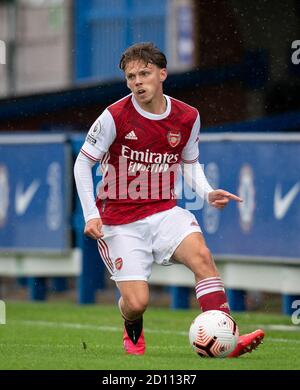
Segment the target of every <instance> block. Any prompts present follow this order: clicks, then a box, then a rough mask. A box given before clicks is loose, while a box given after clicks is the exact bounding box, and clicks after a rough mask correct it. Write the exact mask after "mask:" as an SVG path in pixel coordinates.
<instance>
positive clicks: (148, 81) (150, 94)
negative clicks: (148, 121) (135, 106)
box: [125, 61, 167, 107]
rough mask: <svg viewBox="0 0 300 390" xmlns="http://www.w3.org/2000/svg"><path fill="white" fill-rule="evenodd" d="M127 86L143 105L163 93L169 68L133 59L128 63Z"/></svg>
mask: <svg viewBox="0 0 300 390" xmlns="http://www.w3.org/2000/svg"><path fill="white" fill-rule="evenodd" d="M125 76H126V80H127V87H128V88H129V89H130V90H131V92H132V93H133V95H134V96H135V98H136V100H137V101H138V103H139V104H140V105H141V106H142V107H143V106H145V105H148V104H149V103H151V102H153V100H155V98H159V97H160V96H161V94H162V93H163V92H162V91H163V89H162V83H163V82H164V81H165V79H166V77H167V70H166V69H165V68H164V69H160V68H159V67H158V66H156V65H154V64H150V63H149V64H147V65H146V64H145V63H144V62H142V61H131V62H129V63H128V64H127V65H126V68H125Z"/></svg>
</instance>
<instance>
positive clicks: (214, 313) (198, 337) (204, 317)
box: [189, 310, 239, 358]
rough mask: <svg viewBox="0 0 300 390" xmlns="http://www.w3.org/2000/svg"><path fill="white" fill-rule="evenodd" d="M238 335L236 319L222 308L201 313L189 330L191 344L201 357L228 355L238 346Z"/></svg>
mask: <svg viewBox="0 0 300 390" xmlns="http://www.w3.org/2000/svg"><path fill="white" fill-rule="evenodd" d="M238 337H239V330H238V327H237V324H236V323H235V321H234V319H233V318H232V317H231V316H230V315H229V314H226V313H224V312H223V311H220V310H209V311H205V312H204V313H201V314H199V315H198V317H196V318H195V319H194V321H193V322H192V324H191V327H190V331H189V339H190V344H191V346H192V348H193V349H194V351H195V352H196V353H197V354H198V355H199V356H201V357H218V358H223V357H226V356H227V355H229V354H230V353H231V352H232V351H233V350H234V348H235V347H236V345H237V342H238Z"/></svg>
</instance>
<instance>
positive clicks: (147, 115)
mask: <svg viewBox="0 0 300 390" xmlns="http://www.w3.org/2000/svg"><path fill="white" fill-rule="evenodd" d="M164 97H165V98H166V102H167V109H166V111H165V112H163V113H162V114H152V113H151V112H147V111H145V110H143V109H142V108H141V107H140V106H139V104H138V102H137V100H136V98H135V97H134V95H132V97H131V101H132V104H133V106H134V108H135V109H136V111H137V112H138V113H139V114H141V115H142V116H143V117H145V118H148V119H152V120H154V121H159V120H161V119H165V118H166V117H167V116H169V114H170V112H171V99H170V98H169V96H167V95H164Z"/></svg>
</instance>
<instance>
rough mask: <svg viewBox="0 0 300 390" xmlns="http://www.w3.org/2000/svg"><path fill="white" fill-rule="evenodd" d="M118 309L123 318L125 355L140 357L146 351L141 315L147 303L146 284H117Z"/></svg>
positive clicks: (125, 282)
mask: <svg viewBox="0 0 300 390" xmlns="http://www.w3.org/2000/svg"><path fill="white" fill-rule="evenodd" d="M117 286H118V288H119V290H120V293H121V298H120V299H119V309H120V312H121V314H122V317H123V318H124V334H123V344H124V349H125V351H126V352H127V353H130V354H134V355H142V354H144V352H145V349H146V343H145V337H144V332H143V313H144V312H145V310H146V308H147V306H148V302H149V287H148V283H147V282H145V281H142V280H135V281H123V282H118V283H117Z"/></svg>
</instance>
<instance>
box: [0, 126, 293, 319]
mask: <svg viewBox="0 0 300 390" xmlns="http://www.w3.org/2000/svg"><path fill="white" fill-rule="evenodd" d="M83 140H84V137H83V136H82V135H77V136H73V137H71V142H70V139H67V138H66V137H65V136H63V135H47V136H46V135H44V136H41V135H38V136H36V135H34V136H32V135H30V136H25V135H22V136H17V135H15V136H5V135H3V136H1V137H0V197H1V199H0V205H1V207H0V251H1V253H0V275H7V276H16V277H20V276H30V277H32V278H33V279H32V280H31V281H32V283H31V284H30V285H31V288H32V290H31V297H32V298H35V299H43V298H44V297H45V290H43V280H44V279H45V277H46V276H48V277H55V276H67V275H68V276H79V289H78V291H79V302H80V303H91V302H93V301H94V299H95V291H96V290H97V289H98V288H103V287H104V285H105V277H104V274H105V273H104V271H103V264H102V262H100V261H99V255H98V252H97V249H96V245H95V242H94V241H93V240H90V239H88V238H84V237H83V233H82V231H83V225H84V223H83V218H82V213H81V207H80V203H79V200H78V198H77V197H76V201H75V205H74V210H73V213H71V204H72V198H71V196H72V195H74V188H72V182H71V178H72V175H73V174H72V163H71V162H72V151H73V155H74V156H75V155H77V153H78V151H79V148H80V145H81V144H82V142H83ZM71 149H72V150H71ZM20 151H21V153H20ZM299 156H300V135H297V134H281V133H276V134H270V133H268V134H251V133H247V134H238V133H218V134H210V135H206V134H202V137H201V161H202V162H203V161H205V162H206V164H205V172H206V175H207V178H208V180H209V181H210V182H211V184H212V186H213V187H215V188H225V189H227V190H228V191H231V192H233V193H237V194H238V195H239V196H241V197H242V198H243V199H244V202H243V203H240V204H236V203H234V202H231V204H230V205H229V206H228V207H227V208H226V209H224V210H223V211H221V212H220V211H219V210H216V209H214V208H212V207H210V206H208V205H207V204H204V205H203V202H202V200H201V199H198V198H197V197H195V195H194V194H193V193H192V192H191V191H190V190H189V189H188V188H186V187H183V198H182V199H179V204H180V205H181V206H182V207H185V208H188V209H189V210H191V211H192V212H193V213H194V214H195V216H196V218H197V220H198V221H199V223H200V226H201V227H202V229H203V232H204V234H205V238H206V241H207V245H208V247H209V248H210V249H211V251H212V253H213V255H214V257H215V259H216V261H217V262H218V268H219V270H220V272H221V275H222V277H223V279H224V282H225V285H226V287H227V288H228V290H227V292H228V295H229V300H230V305H231V307H232V309H233V310H235V309H236V310H237V309H238V310H243V309H244V308H245V302H244V298H245V291H246V290H247V291H248V290H262V291H269V292H277V293H281V294H282V295H283V302H284V312H285V313H290V312H291V302H292V300H294V299H297V298H298V299H299V297H300V284H299V280H300V267H299V265H300V242H299V240H298V232H299V227H300V226H299V224H300V218H299V200H298V198H299V196H300V195H299V193H300V179H299V170H298V167H299ZM99 179H100V177H99V176H98V177H96V180H97V182H98V181H99ZM202 206H203V207H202ZM72 229H73V231H74V233H75V235H74V237H75V241H74V242H73V243H71V240H70V231H71V230H72ZM150 283H153V284H160V285H168V286H172V306H173V307H187V302H188V292H189V290H190V289H189V287H192V286H194V280H193V275H192V274H191V273H190V272H189V271H188V270H187V269H185V268H184V267H182V266H180V265H174V266H172V267H159V269H158V268H157V267H156V266H154V268H153V274H152V277H151V280H150ZM41 287H42V288H41Z"/></svg>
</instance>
